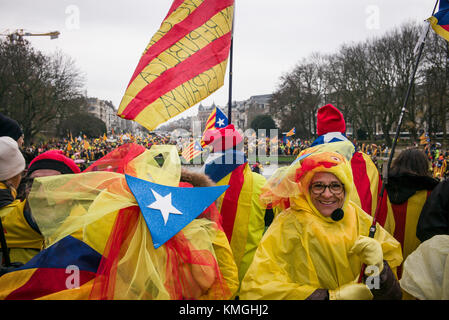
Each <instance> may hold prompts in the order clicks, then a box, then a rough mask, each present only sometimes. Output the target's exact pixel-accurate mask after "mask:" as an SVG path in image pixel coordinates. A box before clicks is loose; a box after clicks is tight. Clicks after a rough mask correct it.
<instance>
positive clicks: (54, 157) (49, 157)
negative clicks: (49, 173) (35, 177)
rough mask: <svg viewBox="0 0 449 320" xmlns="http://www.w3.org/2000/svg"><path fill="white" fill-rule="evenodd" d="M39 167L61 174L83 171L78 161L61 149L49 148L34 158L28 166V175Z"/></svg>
mask: <svg viewBox="0 0 449 320" xmlns="http://www.w3.org/2000/svg"><path fill="white" fill-rule="evenodd" d="M39 169H52V170H56V171H59V172H61V174H71V173H80V172H81V170H80V168H78V166H77V165H76V163H75V162H74V161H73V160H72V159H70V158H68V157H66V156H65V155H64V153H63V152H62V151H61V150H49V151H46V152H44V153H42V154H40V155H38V156H37V157H36V158H34V159H33V161H31V163H30V165H29V166H28V175H29V174H31V173H32V172H33V171H36V170H39Z"/></svg>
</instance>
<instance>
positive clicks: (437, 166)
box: [23, 133, 449, 180]
mask: <svg viewBox="0 0 449 320" xmlns="http://www.w3.org/2000/svg"><path fill="white" fill-rule="evenodd" d="M190 140H191V139H188V138H181V137H178V138H177V139H173V138H172V137H171V136H170V134H169V133H165V134H148V135H146V136H145V137H142V136H133V135H132V134H129V133H128V134H121V135H115V136H111V137H106V136H103V137H99V138H87V137H86V136H78V137H75V138H73V137H66V138H63V139H56V138H52V139H50V140H49V141H46V142H41V143H37V144H36V143H32V144H30V145H29V146H26V147H24V148H23V152H24V156H25V159H26V162H27V164H28V163H29V162H30V161H31V160H32V159H33V158H35V157H36V156H38V155H39V154H41V153H43V152H45V151H48V150H52V149H57V150H63V151H64V153H65V155H66V156H67V157H69V158H71V159H73V160H74V161H75V162H76V163H77V165H78V166H79V167H80V168H81V170H83V169H85V168H87V166H88V165H89V163H92V162H93V161H96V160H98V159H100V158H101V157H103V156H105V155H106V154H107V153H109V152H110V151H111V150H113V149H115V148H117V147H119V146H121V145H123V144H125V143H129V142H132V143H136V144H139V145H142V146H144V147H145V148H150V147H151V146H152V145H153V144H157V145H176V146H177V148H178V152H179V154H181V153H182V150H183V148H184V147H185V146H186V145H187V144H188V142H189V141H190ZM352 142H353V144H354V146H355V148H356V150H357V151H361V152H363V153H365V154H367V155H368V156H370V157H371V160H372V161H373V163H374V164H375V165H376V166H377V167H378V169H379V170H381V166H382V163H383V161H385V159H387V158H388V156H389V153H390V151H391V148H389V147H388V146H387V145H386V144H379V145H377V144H374V143H360V142H357V141H356V140H353V141H352ZM262 143H263V147H262V148H264V149H265V150H264V151H265V154H266V155H271V156H273V155H278V156H297V155H299V154H300V153H301V151H303V150H305V149H307V148H309V147H310V145H311V143H312V141H310V140H305V139H299V138H296V139H285V140H284V139H277V138H275V139H270V138H262V139H248V138H245V139H244V152H245V155H246V156H248V155H249V154H258V153H260V150H261V145H262ZM412 146H413V147H419V148H422V150H423V151H424V152H425V154H426V155H427V157H428V160H429V163H430V170H431V172H432V175H433V177H434V178H436V179H439V180H443V179H445V178H447V177H448V176H449V168H448V166H447V162H448V161H449V150H443V149H442V147H441V144H440V143H428V144H426V145H421V146H419V145H418V143H415V144H413V145H410V146H409V147H412ZM273 148H276V150H272V149H273ZM273 151H274V153H273ZM270 152H271V153H270Z"/></svg>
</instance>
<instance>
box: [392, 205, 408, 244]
mask: <svg viewBox="0 0 449 320" xmlns="http://www.w3.org/2000/svg"><path fill="white" fill-rule="evenodd" d="M407 206H408V201H406V202H404V203H402V204H393V203H392V204H391V208H392V209H393V215H394V224H395V227H394V235H393V236H394V238H395V239H396V240H398V241H399V242H400V243H401V247H402V250H404V237H405V221H406V218H407Z"/></svg>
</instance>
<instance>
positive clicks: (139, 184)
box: [125, 175, 229, 249]
mask: <svg viewBox="0 0 449 320" xmlns="http://www.w3.org/2000/svg"><path fill="white" fill-rule="evenodd" d="M125 176H126V182H127V184H128V186H129V189H130V190H131V192H132V193H133V195H134V197H135V198H136V200H137V203H138V204H139V207H140V210H141V212H142V215H143V217H144V219H145V222H146V224H147V227H148V229H149V230H150V233H151V238H152V239H153V245H154V247H155V248H156V249H157V248H159V247H160V246H161V245H163V244H164V243H165V242H167V241H168V240H170V239H171V238H172V237H173V236H174V235H176V234H177V233H178V232H179V231H181V230H182V229H183V228H184V227H185V226H187V225H188V224H189V223H190V222H192V220H193V219H195V218H196V217H197V216H199V215H200V214H201V213H202V212H204V211H205V210H206V209H207V208H208V207H209V206H210V205H211V204H212V203H213V202H214V201H215V200H216V199H217V198H218V197H219V196H220V195H221V194H222V193H223V192H225V191H226V189H227V188H228V187H229V186H214V187H203V188H182V187H171V186H165V185H161V184H156V183H152V182H149V181H145V180H142V179H139V178H136V177H132V176H129V175H125Z"/></svg>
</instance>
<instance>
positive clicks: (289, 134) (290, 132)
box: [286, 127, 296, 137]
mask: <svg viewBox="0 0 449 320" xmlns="http://www.w3.org/2000/svg"><path fill="white" fill-rule="evenodd" d="M295 133H296V128H295V127H293V128H292V129H291V130H290V131H289V132H287V134H286V136H287V137H290V136H292V135H294V134H295Z"/></svg>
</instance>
